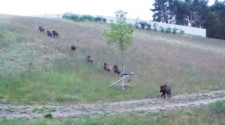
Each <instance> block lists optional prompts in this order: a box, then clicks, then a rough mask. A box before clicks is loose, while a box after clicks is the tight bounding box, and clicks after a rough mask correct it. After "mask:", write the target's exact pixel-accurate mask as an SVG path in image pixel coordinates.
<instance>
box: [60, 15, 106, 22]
mask: <svg viewBox="0 0 225 125" xmlns="http://www.w3.org/2000/svg"><path fill="white" fill-rule="evenodd" d="M63 18H64V19H70V20H73V21H76V22H78V21H81V22H83V21H90V22H104V23H105V22H106V19H105V18H103V17H93V16H91V15H82V16H80V15H77V14H72V13H65V14H63Z"/></svg>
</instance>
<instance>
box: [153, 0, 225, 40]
mask: <svg viewBox="0 0 225 125" xmlns="http://www.w3.org/2000/svg"><path fill="white" fill-rule="evenodd" d="M207 4H208V0H155V2H154V4H153V6H154V9H151V10H152V11H153V12H154V14H153V21H157V22H164V23H171V24H178V25H186V26H188V25H189V26H193V27H202V28H206V29H207V37H211V38H219V39H225V1H223V2H219V1H218V0H216V1H215V2H214V4H213V5H212V6H208V5H207Z"/></svg>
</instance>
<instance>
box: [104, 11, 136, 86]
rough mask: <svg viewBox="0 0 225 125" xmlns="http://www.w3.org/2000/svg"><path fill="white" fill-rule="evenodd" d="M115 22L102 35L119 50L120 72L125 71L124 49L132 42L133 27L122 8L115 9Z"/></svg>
mask: <svg viewBox="0 0 225 125" xmlns="http://www.w3.org/2000/svg"><path fill="white" fill-rule="evenodd" d="M115 14H116V18H117V23H116V24H115V23H112V24H111V25H110V29H109V30H106V31H104V34H103V35H104V36H105V37H106V38H107V39H108V41H107V42H108V43H109V44H111V43H115V44H117V45H118V47H119V49H120V50H121V57H122V74H124V73H125V69H124V50H125V49H127V48H128V47H129V46H130V45H131V44H132V39H133V36H132V34H133V32H134V27H133V25H131V24H128V23H127V22H126V19H127V17H126V15H127V12H124V11H122V10H119V11H116V12H115ZM122 88H123V90H124V80H122Z"/></svg>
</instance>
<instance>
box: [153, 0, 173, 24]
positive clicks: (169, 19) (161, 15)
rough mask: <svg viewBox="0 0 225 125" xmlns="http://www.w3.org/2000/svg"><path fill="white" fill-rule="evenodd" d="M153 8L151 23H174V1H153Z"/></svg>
mask: <svg viewBox="0 0 225 125" xmlns="http://www.w3.org/2000/svg"><path fill="white" fill-rule="evenodd" d="M153 6H154V9H151V11H153V12H154V14H153V21H157V22H163V23H174V13H173V12H174V10H173V9H174V0H155V2H154V3H153Z"/></svg>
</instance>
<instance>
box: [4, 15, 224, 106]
mask: <svg viewBox="0 0 225 125" xmlns="http://www.w3.org/2000/svg"><path fill="white" fill-rule="evenodd" d="M40 25H41V26H43V27H44V28H46V29H49V30H53V29H54V30H56V31H58V32H59V38H50V37H48V36H47V35H46V34H44V33H40V32H39V31H38V30H37V28H38V26H40ZM107 28H109V26H108V25H106V24H100V23H90V22H89V23H87V22H71V21H67V20H60V19H59V20H56V19H43V18H31V17H17V16H8V15H0V29H1V30H0V102H6V103H49V102H96V101H100V102H101V101H115V100H127V99H134V98H146V97H155V96H157V95H159V86H160V85H161V84H164V83H167V84H169V85H171V86H172V94H180V93H191V92H199V91H208V90H218V89H225V77H224V74H225V41H222V40H216V39H207V38H201V37H193V36H181V35H172V34H166V33H158V32H151V31H142V30H135V33H134V42H133V46H132V47H130V48H129V49H128V50H127V51H126V52H125V55H126V58H125V64H126V70H127V71H128V72H131V71H134V72H135V75H134V76H133V79H132V82H131V83H130V84H131V85H132V86H133V89H131V90H126V91H121V89H120V88H118V87H112V88H109V87H108V85H109V84H111V83H112V82H114V81H115V80H117V79H118V78H119V77H118V76H116V75H115V74H113V73H112V72H111V73H108V72H106V71H103V68H102V67H103V63H104V62H107V63H109V64H111V65H113V64H120V52H119V50H118V49H117V47H116V46H114V45H107V43H106V39H105V38H104V37H103V35H102V33H103V31H104V29H107ZM71 44H75V45H76V46H77V48H78V49H77V50H76V52H73V51H71V50H70V45H71ZM87 55H91V56H92V57H93V59H94V64H89V63H87V62H86V56H87Z"/></svg>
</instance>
